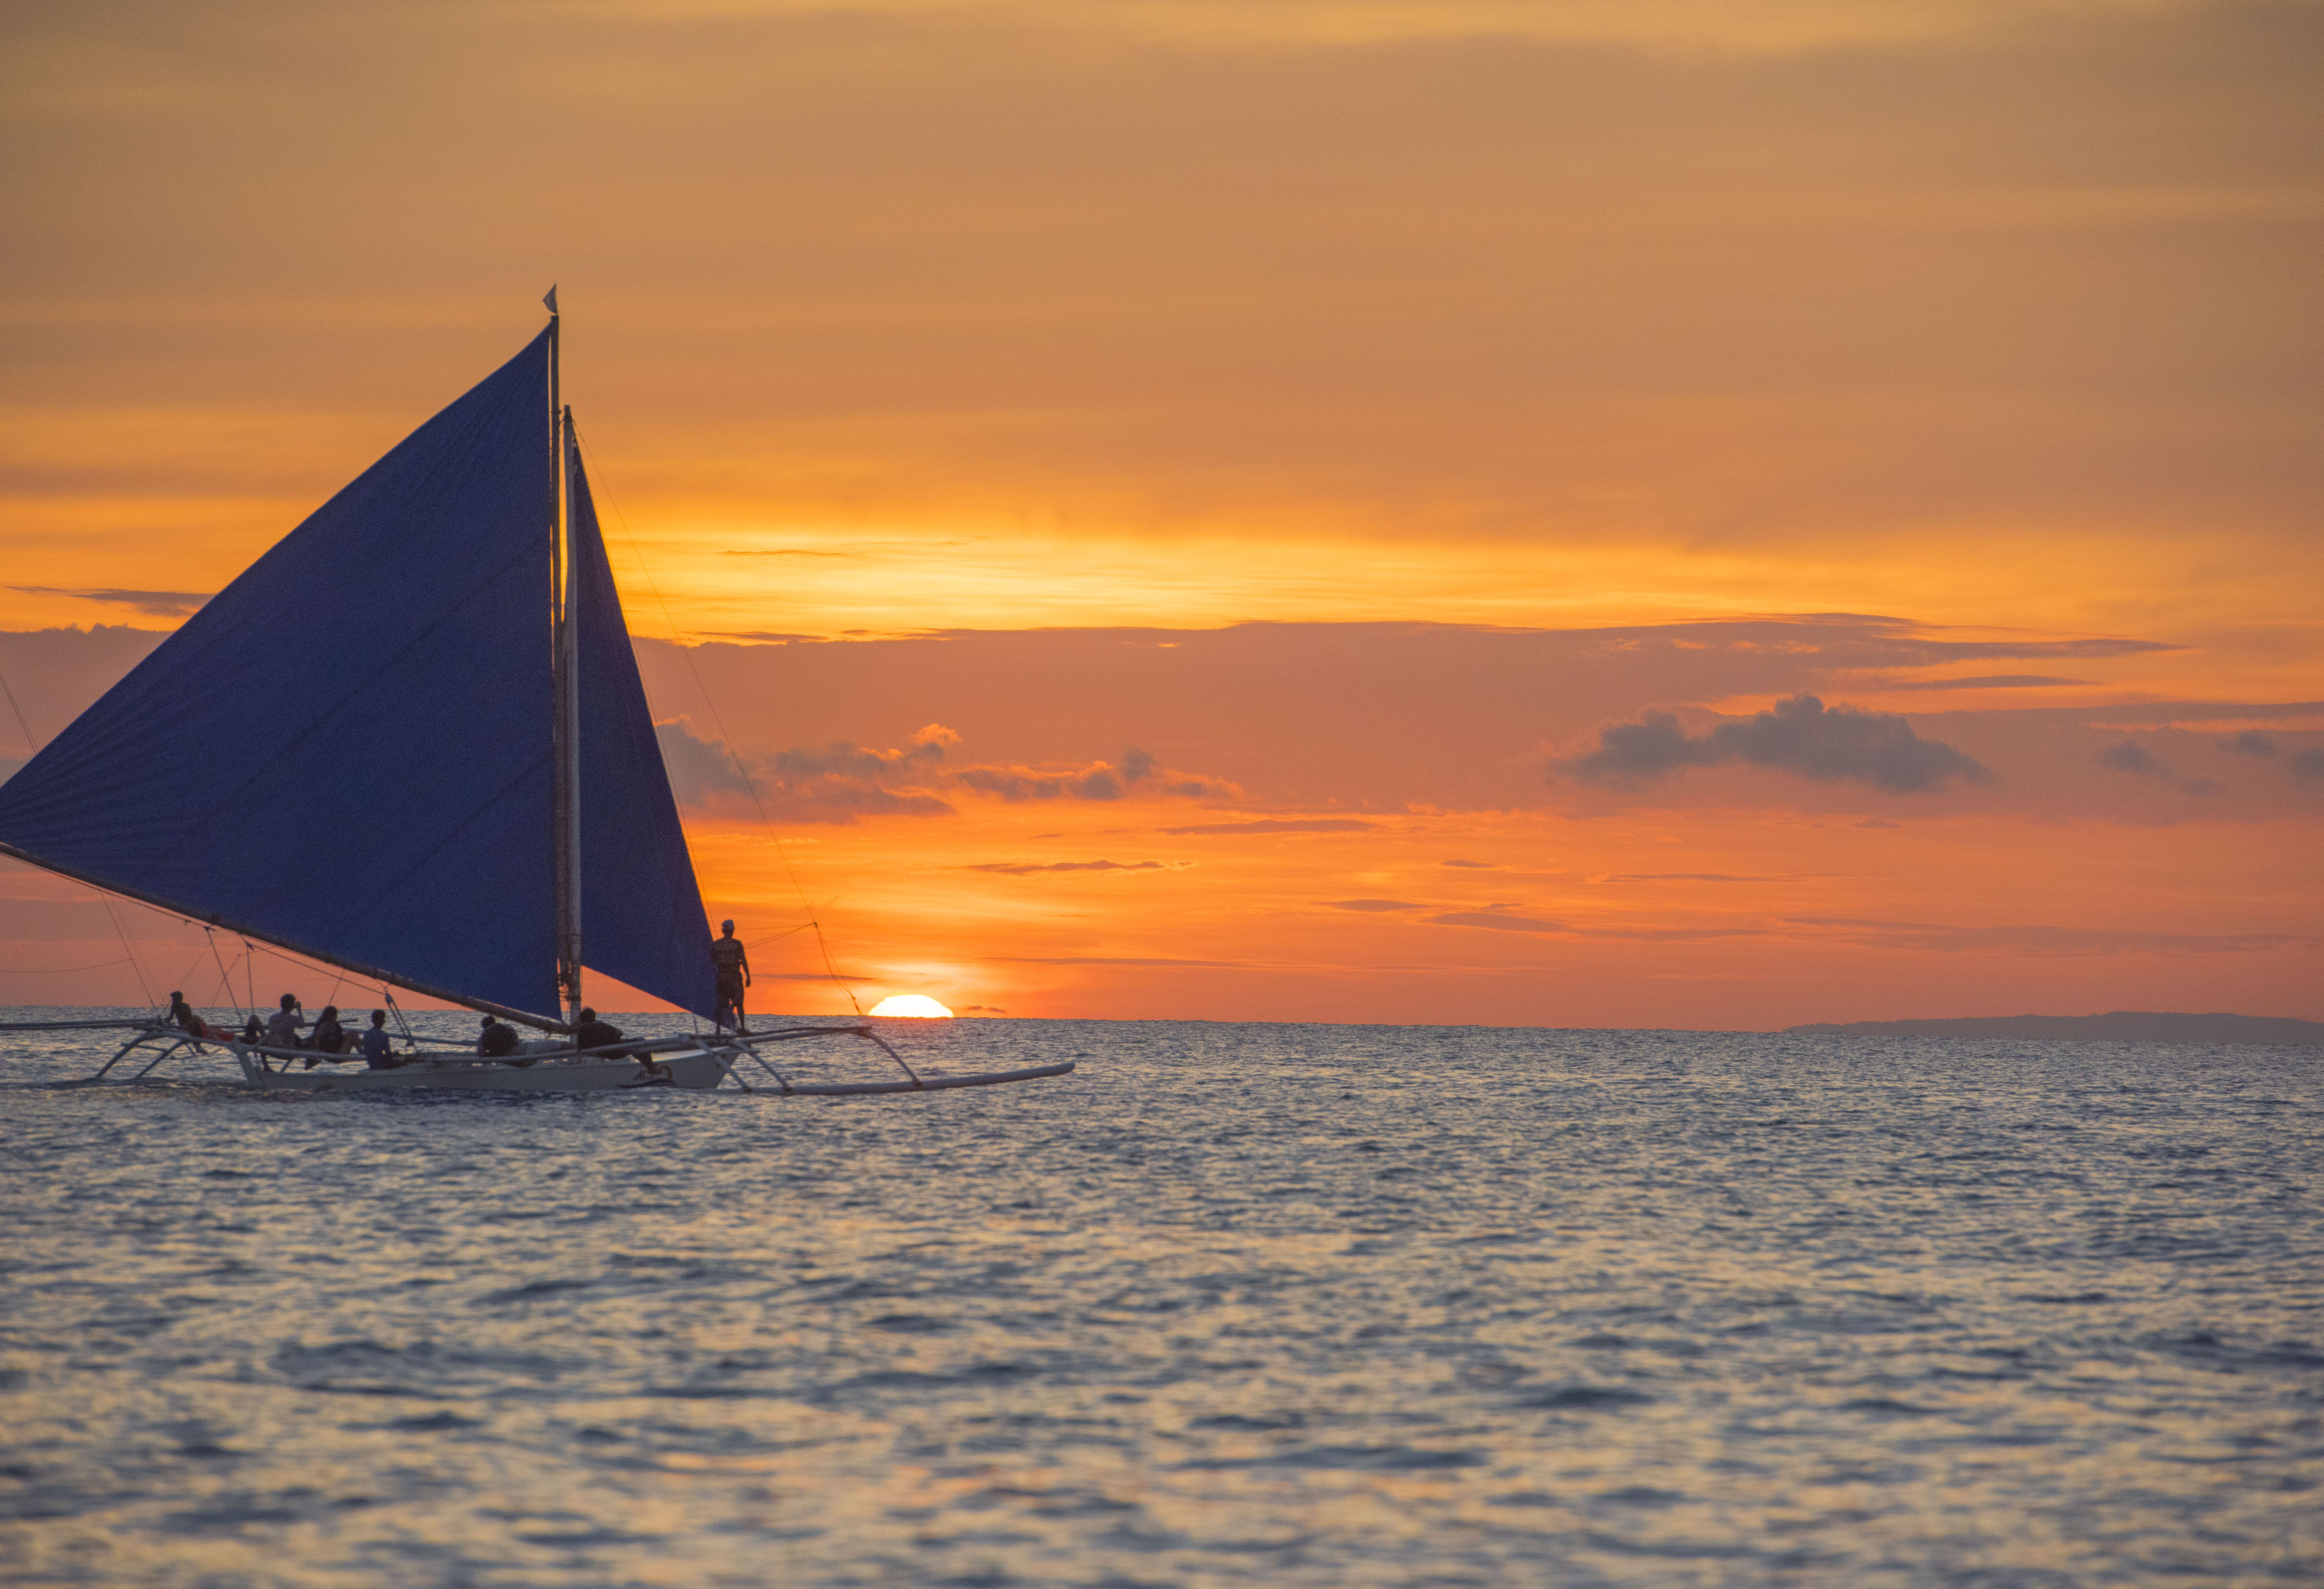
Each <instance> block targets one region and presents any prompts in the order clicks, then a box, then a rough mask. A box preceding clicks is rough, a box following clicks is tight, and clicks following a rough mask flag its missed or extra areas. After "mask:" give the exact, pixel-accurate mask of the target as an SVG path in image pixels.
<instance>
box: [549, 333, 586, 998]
mask: <svg viewBox="0 0 2324 1589" xmlns="http://www.w3.org/2000/svg"><path fill="white" fill-rule="evenodd" d="M547 301H548V303H549V451H550V453H551V454H552V457H551V459H550V465H551V466H550V470H549V580H550V587H551V589H550V597H549V607H550V611H551V614H552V620H551V633H552V635H553V636H554V655H553V657H551V659H550V664H549V666H550V676H551V681H552V688H553V692H554V694H555V696H556V721H555V727H554V730H553V733H552V736H551V738H552V741H553V749H552V751H551V754H552V755H553V756H554V757H555V758H556V767H555V779H554V782H555V794H554V795H553V796H552V798H553V800H554V802H555V811H554V813H553V815H552V818H551V821H550V823H549V827H550V831H551V841H552V842H553V843H554V845H555V846H556V850H555V855H554V858H553V859H554V862H555V866H556V869H557V985H558V987H559V988H560V989H562V990H563V992H564V995H565V1008H566V1016H567V1020H568V1021H571V1020H573V1019H576V1017H577V1013H578V1012H579V1010H580V1008H581V689H580V684H581V676H580V675H581V669H580V628H579V625H578V624H577V623H576V621H575V618H576V611H575V580H576V569H575V567H574V562H573V555H572V548H571V547H570V546H569V544H568V537H569V533H570V530H571V526H570V524H569V523H568V522H567V519H568V515H567V513H566V511H565V504H566V501H567V496H568V495H569V488H568V487H567V483H566V481H567V468H568V467H569V459H570V456H571V454H572V450H573V415H572V411H571V410H570V409H566V408H564V407H563V406H562V405H561V403H560V400H559V399H560V393H559V390H558V344H559V342H560V341H561V338H560V336H559V334H558V327H559V318H558V312H557V291H556V289H554V288H551V289H549V298H548V299H547Z"/></svg>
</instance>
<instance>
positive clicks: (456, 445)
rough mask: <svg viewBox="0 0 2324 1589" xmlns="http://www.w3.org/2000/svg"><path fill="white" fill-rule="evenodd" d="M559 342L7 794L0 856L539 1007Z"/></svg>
mask: <svg viewBox="0 0 2324 1589" xmlns="http://www.w3.org/2000/svg"><path fill="white" fill-rule="evenodd" d="M549 335H550V334H549V333H548V332H543V333H542V334H541V335H540V336H539V337H538V338H536V339H535V340H534V341H533V342H532V343H531V344H530V346H528V347H527V348H526V349H525V350H524V351H523V352H522V353H521V354H518V355H517V356H516V357H515V358H513V359H512V360H510V361H509V362H508V363H506V364H505V365H503V367H502V368H501V369H500V370H499V371H498V372H495V373H493V374H492V375H490V376H488V377H486V378H485V379H484V381H481V382H480V383H478V384H477V386H476V387H475V389H474V390H471V391H469V392H468V393H467V395H466V396H465V397H463V398H461V399H460V400H458V401H457V402H456V403H454V404H453V405H452V406H451V407H449V408H447V409H445V410H444V411H443V412H442V413H440V414H438V415H437V416H436V418H433V419H431V420H429V422H428V423H427V424H426V425H423V426H422V427H420V429H419V430H417V431H415V432H414V433H413V434H412V435H411V436H410V437H409V438H408V439H407V440H405V441H404V442H403V443H402V444H401V445H399V446H397V447H396V448H395V450H394V451H392V452H391V453H389V454H388V455H386V456H385V457H383V458H382V459H381V460H380V461H379V462H378V463H376V464H373V465H372V466H371V468H369V469H368V470H366V471H364V473H363V474H362V475H361V476H360V477H359V478H357V479H356V480H355V482H354V483H352V484H350V485H349V486H347V487H346V489H345V490H343V491H340V492H339V493H338V495H337V496H335V497H333V498H332V499H331V500H330V501H328V502H327V503H325V504H324V505H323V507H322V508H320V509H318V510H317V511H316V512H315V514H314V516H313V517H312V518H310V519H308V520H307V521H306V522H305V523H304V524H301V525H300V527H299V528H297V529H295V530H293V531H291V534H290V535H288V536H286V537H283V539H282V540H281V541H280V542H279V543H277V544H276V545H275V546H274V547H273V548H272V550H270V551H268V552H267V553H266V555H265V556H263V557H261V558H260V559H259V560H258V561H257V562H256V563H255V564H254V565H252V566H251V567H250V568H249V569H248V570H247V571H245V572H244V574H243V575H242V576H241V577H240V578H239V579H236V580H235V582H234V583H232V584H229V585H228V586H227V587H226V589H225V590H223V591H220V592H218V593H217V595H216V596H215V597H213V598H211V600H210V602H208V605H206V606H205V607H203V608H202V610H201V611H199V612H198V613H196V614H195V615H194V617H193V618H192V619H190V620H188V622H187V623H186V625H185V626H184V627H183V628H182V629H179V630H178V632H177V633H175V634H174V635H171V637H170V638H168V639H167V640H165V641H163V642H162V643H161V646H160V647H159V648H156V649H155V650H154V651H153V652H152V655H151V656H149V657H147V658H146V659H145V661H144V662H143V663H142V664H140V665H139V666H137V667H136V668H135V669H134V671H132V672H131V673H130V674H129V675H128V676H127V677H126V678H124V679H123V680H122V681H121V682H120V683H119V684H115V686H114V687H113V689H112V690H111V691H109V692H107V693H106V695H105V696H104V698H103V699H101V700H100V701H98V702H97V704H96V705H94V706H92V707H90V708H89V710H88V712H84V713H82V714H81V716H80V717H79V718H78V719H77V720H76V721H74V722H73V723H72V725H71V726H70V727H69V728H68V729H66V730H64V732H63V733H61V734H60V735H59V736H58V737H57V738H56V739H55V740H54V741H53V742H51V744H50V745H49V746H48V747H47V748H46V749H43V750H42V751H41V753H40V754H39V755H38V756H36V757H34V758H32V761H31V762H29V763H28V764H27V765H26V766H25V767H23V769H22V770H21V771H19V772H18V773H17V774H16V776H14V777H13V778H10V779H9V780H8V781H7V783H6V784H5V785H0V843H5V844H6V845H8V846H9V847H11V848H12V849H14V850H15V851H17V852H18V853H19V854H21V855H22V856H23V858H25V859H30V860H32V861H34V862H36V863H39V864H42V865H45V866H49V867H51V868H55V869H57V870H59V871H62V872H65V873H67V874H69V875H73V876H78V877H83V878H85V879H87V880H88V881H91V882H94V883H97V884H100V885H102V886H106V887H110V888H114V889H115V890H117V891H119V892H121V893H124V894H128V895H131V896H136V897H140V898H143V899H146V900H149V901H152V902H154V903H157V904H161V905H166V906H168V907H169V908H171V909H173V910H176V911H179V912H181V913H182V914H185V915H188V916H189V917H192V918H194V919H196V920H199V921H215V922H217V923H219V924H221V925H225V926H231V927H235V928H238V929H240V930H242V931H244V932H250V933H251V934H253V935H254V936H258V937H263V938H266V939H269V940H271V941H274V942H276V943H280V944H282V945H285V946H287V947H291V948H294V949H299V950H301V951H306V952H309V953H311V954H315V955H317V956H319V957H321V958H323V959H326V960H331V961H334V962H336V963H338V964H342V965H347V966H353V967H364V968H374V969H378V970H380V971H382V972H383V973H384V974H386V975H387V976H389V977H390V978H392V979H395V980H399V981H403V982H407V983H409V984H410V985H411V986H414V987H422V988H426V989H429V990H431V991H444V992H449V993H452V994H454V995H457V996H458V997H466V998H470V999H475V1000H480V1001H484V1002H489V1003H493V1004H497V1005H502V1006H508V1007H511V1008H513V1009H518V1010H526V1011H532V1012H554V1011H555V1010H556V1009H557V1006H558V998H557V988H556V985H555V966H556V960H557V946H556V921H555V917H556V903H555V882H554V872H553V861H552V844H551V839H550V831H549V829H550V803H551V771H550V767H551V759H550V732H551V730H550V722H551V717H550V710H551V705H550V703H551V690H550V673H549V669H550V657H549V643H550V637H549V622H550V619H549V594H550V592H549V579H550V573H549V570H550V546H551V528H550V524H551V511H552V503H553V501H554V499H553V496H552V494H551V493H552V490H553V485H552V479H551V474H552V471H553V469H554V466H555V465H554V457H553V455H552V452H551V446H552V443H551V439H550V421H549V354H550V345H549ZM309 1002H310V1003H311V1002H315V1001H314V999H313V997H312V990H309Z"/></svg>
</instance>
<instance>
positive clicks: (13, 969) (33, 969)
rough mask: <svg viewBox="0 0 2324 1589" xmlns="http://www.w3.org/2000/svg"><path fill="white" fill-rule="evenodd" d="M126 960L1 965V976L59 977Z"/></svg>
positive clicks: (113, 964)
mask: <svg viewBox="0 0 2324 1589" xmlns="http://www.w3.org/2000/svg"><path fill="white" fill-rule="evenodd" d="M126 963H127V961H126V960H98V961H97V963H96V964H94V965H88V966H0V977H57V976H62V975H63V974H64V973H65V972H67V971H101V970H103V969H105V968H106V967H107V966H118V965H125V964H126Z"/></svg>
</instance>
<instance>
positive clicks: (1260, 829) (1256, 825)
mask: <svg viewBox="0 0 2324 1589" xmlns="http://www.w3.org/2000/svg"><path fill="white" fill-rule="evenodd" d="M1377 827H1379V823H1378V822H1357V821H1355V820H1353V819H1352V818H1348V817H1319V818H1317V819H1315V820H1314V821H1277V820H1276V819H1274V818H1271V817H1270V818H1268V819H1266V820H1264V821H1260V822H1201V823H1198V824H1196V825H1195V826H1194V827H1191V828H1164V829H1162V830H1161V831H1163V832H1165V833H1169V834H1173V835H1183V836H1189V837H1195V838H1209V839H1219V838H1230V837H1232V836H1234V835H1236V834H1241V833H1367V832H1369V831H1371V830H1372V829H1374V828H1377Z"/></svg>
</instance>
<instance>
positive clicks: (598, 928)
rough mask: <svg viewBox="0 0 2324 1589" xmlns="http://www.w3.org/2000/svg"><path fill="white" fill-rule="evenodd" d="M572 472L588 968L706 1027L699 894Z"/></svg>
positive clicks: (574, 461)
mask: <svg viewBox="0 0 2324 1589" xmlns="http://www.w3.org/2000/svg"><path fill="white" fill-rule="evenodd" d="M566 460H567V464H566V474H567V480H568V481H569V482H571V483H570V486H569V491H570V497H569V501H568V507H567V516H568V522H569V524H570V526H571V544H572V548H573V610H572V614H571V617H572V621H573V622H574V624H575V625H576V635H575V644H576V651H577V653H578V658H579V666H580V680H579V686H578V687H579V693H580V697H581V744H580V752H581V924H582V938H583V941H584V944H585V952H584V953H583V955H582V960H583V961H584V962H585V963H586V964H587V965H588V967H589V968H590V969H593V970H597V971H602V972H604V974H605V975H606V976H608V977H617V978H620V979H621V980H622V981H624V982H626V983H628V984H629V985H630V986H631V987H639V988H643V989H644V990H645V991H646V992H648V993H650V994H652V995H653V996H654V997H656V998H659V999H666V1000H668V1001H669V1003H671V1004H674V1005H676V1006H678V1008H680V1009H682V1010H691V1011H693V1012H694V1013H695V1014H696V1015H701V1016H704V1017H705V1018H707V1017H709V1016H711V1015H714V1014H715V1009H716V1006H715V996H716V984H715V979H714V978H713V977H712V975H711V967H710V926H709V923H708V920H707V918H706V917H705V914H704V913H703V909H702V894H701V890H700V889H699V888H698V887H697V886H696V883H695V878H694V862H693V860H692V859H691V858H690V857H689V856H688V855H687V850H686V831H685V829H683V828H682V827H680V826H679V825H678V803H677V801H676V800H674V799H673V798H672V797H671V795H670V791H669V775H668V774H667V773H666V772H665V771H664V770H663V767H662V760H661V745H660V743H659V740H657V739H655V737H654V726H653V713H652V712H651V711H650V709H649V708H648V707H647V704H646V692H645V685H644V683H643V681H641V679H640V678H639V676H638V661H637V656H636V654H635V653H634V652H632V650H631V648H630V631H629V628H628V626H627V625H626V624H624V623H623V622H622V599H621V596H620V594H619V593H618V592H615V590H614V589H613V567H612V565H610V564H609V563H608V562H607V561H606V557H605V543H604V537H602V536H601V535H600V534H599V533H598V528H597V509H596V504H595V502H594V501H592V500H591V498H590V495H589V481H588V477H587V476H586V474H584V473H582V469H581V456H580V453H579V450H578V449H577V448H576V449H571V450H568V451H567V454H566Z"/></svg>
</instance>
